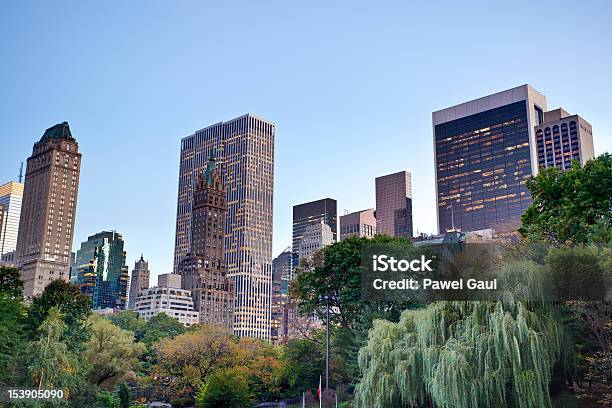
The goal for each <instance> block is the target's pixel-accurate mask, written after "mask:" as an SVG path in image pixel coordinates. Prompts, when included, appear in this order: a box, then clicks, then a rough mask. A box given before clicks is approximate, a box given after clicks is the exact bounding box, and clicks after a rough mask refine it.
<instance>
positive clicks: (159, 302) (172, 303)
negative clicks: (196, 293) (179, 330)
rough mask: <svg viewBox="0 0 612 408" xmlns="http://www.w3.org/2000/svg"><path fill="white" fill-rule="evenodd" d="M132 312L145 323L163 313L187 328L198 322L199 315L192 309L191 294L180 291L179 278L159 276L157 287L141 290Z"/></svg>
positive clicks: (175, 276)
mask: <svg viewBox="0 0 612 408" xmlns="http://www.w3.org/2000/svg"><path fill="white" fill-rule="evenodd" d="M134 311H135V312H136V313H138V316H139V317H141V318H143V319H144V320H145V321H149V320H150V319H151V318H152V317H153V316H155V315H158V314H160V313H165V314H167V315H168V316H170V317H173V318H175V319H176V320H178V321H179V322H181V323H182V324H183V325H184V326H186V327H189V326H191V325H193V324H197V323H198V322H199V320H200V319H199V313H198V312H197V311H196V310H194V308H193V300H192V299H191V292H190V291H188V290H184V289H181V276H180V275H176V274H172V273H166V274H163V275H159V276H158V278H157V286H154V287H152V288H148V289H143V290H141V291H140V293H139V294H138V297H137V298H136V302H135V307H134Z"/></svg>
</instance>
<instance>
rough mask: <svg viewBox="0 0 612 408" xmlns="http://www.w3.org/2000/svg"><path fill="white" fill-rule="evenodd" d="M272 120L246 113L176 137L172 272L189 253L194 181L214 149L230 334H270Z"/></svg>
mask: <svg viewBox="0 0 612 408" xmlns="http://www.w3.org/2000/svg"><path fill="white" fill-rule="evenodd" d="M274 133H275V125H274V124H273V123H272V122H269V121H267V120H265V119H262V118H259V117H256V116H254V115H251V114H247V115H244V116H241V117H239V118H236V119H233V120H230V121H227V122H220V123H217V124H215V125H212V126H209V127H207V128H204V129H201V130H198V131H197V132H195V133H194V134H193V135H190V136H187V137H185V138H183V139H182V141H181V156H180V170H179V189H178V200H177V220H176V240H175V254H174V271H175V273H178V269H179V266H180V262H181V260H182V259H183V258H184V257H185V255H187V254H188V253H189V252H191V242H192V241H191V225H192V223H191V216H192V208H193V193H194V186H195V183H196V180H197V177H198V175H199V174H201V173H202V172H203V171H204V170H205V167H206V164H207V161H208V157H209V154H210V152H211V151H212V149H213V148H214V149H215V151H216V152H217V156H218V166H219V172H220V174H221V178H222V180H223V184H224V186H225V188H226V191H227V212H226V214H225V237H224V239H225V259H226V262H227V269H228V276H230V277H231V278H233V279H234V284H235V303H234V306H235V308H234V333H235V334H236V335H238V336H247V337H254V338H261V339H269V338H270V294H271V290H272V214H273V208H272V205H273V193H274Z"/></svg>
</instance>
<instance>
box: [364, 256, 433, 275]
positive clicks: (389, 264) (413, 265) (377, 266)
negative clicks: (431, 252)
mask: <svg viewBox="0 0 612 408" xmlns="http://www.w3.org/2000/svg"><path fill="white" fill-rule="evenodd" d="M431 262H432V259H426V258H425V255H421V258H420V259H413V260H410V261H409V260H407V259H400V260H397V259H395V258H394V257H392V256H387V255H372V269H373V270H374V271H375V272H386V271H391V272H407V271H412V272H426V271H429V272H433V269H431V267H430V266H429V264H430V263H431Z"/></svg>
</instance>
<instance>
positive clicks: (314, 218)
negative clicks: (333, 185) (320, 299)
mask: <svg viewBox="0 0 612 408" xmlns="http://www.w3.org/2000/svg"><path fill="white" fill-rule="evenodd" d="M321 221H322V222H323V223H324V224H326V225H328V226H329V228H330V230H331V234H332V237H331V239H332V241H334V242H335V241H336V240H337V239H338V203H337V202H336V200H334V199H333V198H323V199H321V200H316V201H311V202H308V203H304V204H298V205H294V206H293V242H292V250H293V268H296V267H297V266H298V265H299V261H300V244H301V242H302V237H303V236H304V233H305V232H306V229H307V228H308V227H309V226H311V225H313V224H320V222H321ZM289 278H290V279H291V278H292V276H290V277H289Z"/></svg>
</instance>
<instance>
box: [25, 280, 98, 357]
mask: <svg viewBox="0 0 612 408" xmlns="http://www.w3.org/2000/svg"><path fill="white" fill-rule="evenodd" d="M53 308H56V309H57V310H58V311H59V312H61V315H62V319H63V321H64V323H66V328H65V333H64V337H65V338H66V343H67V345H68V347H69V349H70V350H72V351H75V352H81V351H83V349H84V347H85V343H86V342H87V340H89V334H90V333H89V329H88V327H87V326H86V325H85V322H86V321H87V318H88V317H89V315H90V314H91V301H90V299H89V298H88V297H87V296H85V295H84V294H82V293H81V291H80V290H79V288H77V287H76V286H74V285H71V284H69V283H68V282H64V281H63V280H59V279H58V280H54V281H52V282H51V283H50V284H49V285H47V287H46V288H45V290H44V291H43V293H42V294H41V295H40V296H38V297H36V298H34V301H33V302H32V306H31V308H30V313H29V319H28V320H29V326H30V329H31V330H32V331H35V330H36V328H38V327H39V326H40V325H41V324H42V322H43V321H44V320H45V319H46V318H47V316H48V314H49V310H51V309H53Z"/></svg>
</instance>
